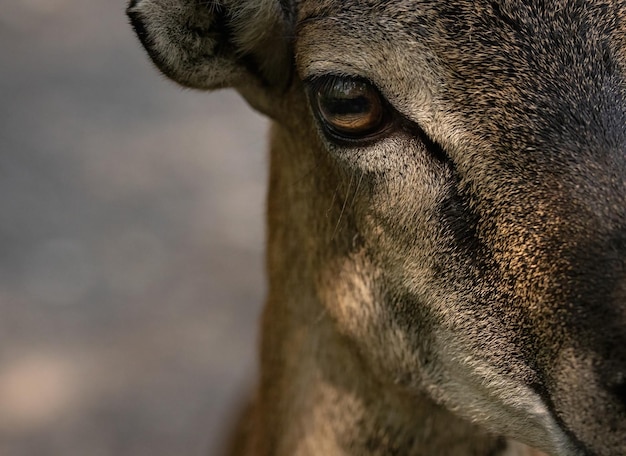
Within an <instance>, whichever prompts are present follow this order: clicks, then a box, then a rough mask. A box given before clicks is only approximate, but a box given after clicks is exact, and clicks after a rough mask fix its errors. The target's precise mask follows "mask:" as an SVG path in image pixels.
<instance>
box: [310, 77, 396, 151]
mask: <svg viewBox="0 0 626 456" xmlns="http://www.w3.org/2000/svg"><path fill="white" fill-rule="evenodd" d="M313 94H314V98H315V99H314V100H313V101H314V103H313V105H314V106H313V108H314V109H315V110H316V114H317V116H318V117H319V118H320V120H321V121H322V122H323V124H324V127H325V128H326V130H327V131H328V132H329V133H330V134H331V135H334V136H338V137H339V138H345V139H361V138H367V137H369V136H372V135H375V134H376V133H378V132H379V131H380V130H381V128H382V127H383V126H384V124H385V120H386V119H385V106H384V104H383V100H382V97H381V96H380V94H379V93H378V91H377V90H376V89H375V88H374V87H373V86H372V85H371V84H369V83H367V82H366V81H363V80H360V79H353V78H344V77H329V78H327V79H325V80H323V81H320V82H319V83H318V84H317V85H316V88H315V90H314V91H313Z"/></svg>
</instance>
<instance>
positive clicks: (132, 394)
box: [0, 0, 266, 456]
mask: <svg viewBox="0 0 626 456" xmlns="http://www.w3.org/2000/svg"><path fill="white" fill-rule="evenodd" d="M1 5H2V9H1V14H0V62H1V68H0V69H1V71H0V95H1V97H2V103H0V455H2V456H18V455H29V456H32V455H63V456H73V455H76V456H79V455H80V456H85V455H89V456H104V455H116V456H130V455H133V456H140V455H150V456H161V455H163V456H164V455H183V454H184V455H210V454H215V451H214V450H215V448H216V444H218V443H219V442H220V439H222V438H223V436H224V434H225V432H226V430H227V429H228V427H229V425H230V422H231V421H232V419H233V413H234V410H235V409H236V408H237V406H238V403H239V401H240V400H241V399H242V398H243V397H244V396H245V394H246V391H247V390H248V388H249V386H250V385H251V384H252V383H253V378H254V373H255V369H256V368H255V364H254V362H255V361H254V358H255V345H256V340H257V320H258V316H259V311H260V307H261V304H262V301H263V295H264V286H265V285H264V276H263V260H262V255H263V223H264V222H263V213H264V193H265V174H266V153H265V148H266V147H265V143H266V139H265V138H266V134H265V131H266V123H265V121H264V120H263V119H262V118H261V117H260V116H258V115H256V114H255V113H253V112H252V111H251V110H250V109H249V108H248V107H247V106H246V105H245V104H244V102H243V101H241V100H240V99H239V98H238V96H237V95H236V94H235V93H232V92H218V93H213V94H206V93H200V92H192V91H186V90H183V89H181V88H179V87H177V86H175V85H174V84H173V83H170V82H169V81H166V80H165V79H164V78H163V77H162V76H160V75H159V74H158V73H157V71H156V70H155V69H154V68H153V67H152V66H151V64H150V63H149V61H148V59H147V57H146V56H145V55H144V53H143V51H142V49H141V48H140V45H139V43H138V41H137V40H136V39H135V37H134V35H133V33H132V31H131V28H130V27H129V26H128V24H127V21H126V18H125V15H124V9H125V2H124V1H123V0H104V1H80V0H3V1H2V2H1Z"/></svg>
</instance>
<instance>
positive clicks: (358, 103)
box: [322, 96, 371, 116]
mask: <svg viewBox="0 0 626 456" xmlns="http://www.w3.org/2000/svg"><path fill="white" fill-rule="evenodd" d="M322 104H323V106H324V109H325V110H326V111H327V112H328V113H329V114H332V115H335V116H346V115H354V114H363V113H367V112H369V111H370V110H371V102H370V100H369V99H368V98H366V97H363V96H360V97H359V96H357V97H355V98H336V97H332V96H328V97H323V98H322Z"/></svg>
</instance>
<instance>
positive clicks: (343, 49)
mask: <svg viewBox="0 0 626 456" xmlns="http://www.w3.org/2000/svg"><path fill="white" fill-rule="evenodd" d="M129 15H130V17H131V19H132V21H133V25H134V26H135V29H136V30H137V32H138V34H139V36H140V38H141V40H142V42H143V44H144V46H145V47H146V48H147V50H148V52H149V53H150V55H151V57H152V58H153V60H154V61H155V63H156V64H157V65H158V66H159V68H160V69H161V70H162V71H163V72H164V73H165V74H167V75H168V76H169V77H171V78H173V79H174V80H176V81H178V82H180V83H182V84H184V85H187V86H191V87H197V88H201V89H214V88H219V87H225V86H233V87H235V88H236V89H237V90H239V92H240V93H241V94H242V95H243V96H244V97H245V98H246V99H247V100H248V101H249V102H250V104H251V105H252V106H254V107H255V108H256V109H259V110H260V111H262V112H264V113H266V114H267V115H269V116H270V117H271V118H272V119H274V123H273V126H272V136H271V138H272V139H271V173H270V175H271V178H270V189H269V196H268V248H267V268H268V273H269V290H270V291H269V296H268V300H267V304H266V308H265V312H264V316H263V337H262V344H261V379H260V385H259V388H258V391H257V395H256V399H255V401H254V404H253V405H252V406H251V408H250V409H249V411H248V413H247V414H246V418H245V419H244V420H243V421H242V423H243V424H242V426H241V427H240V429H239V432H238V434H237V440H236V442H237V445H236V451H237V454H240V455H249V456H252V455H255V456H268V455H294V454H297V455H318V454H320V455H321V454H323V455H335V454H336V455H339V454H345V455H347V454H352V455H366V454H367V455H395V454H397V455H442V456H461V455H464V456H465V455H476V456H478V455H482V456H484V455H516V454H517V455H532V454H539V453H538V451H543V452H546V453H549V454H552V455H564V456H570V455H601V456H619V455H623V454H626V261H625V254H626V160H625V154H624V151H625V150H626V109H625V108H626V98H625V89H626V73H625V68H624V51H625V50H626V46H625V37H626V34H625V28H624V19H625V18H626V3H625V2H623V1H617V0H606V1H602V0H550V1H548V0H532V1H521V0H492V1H488V0H480V1H469V0H448V1H429V0H414V1H409V0H398V1H389V0H378V1H376V0H345V1H339V0H299V1H295V0H292V1H290V0H259V1H251V0H249V1H246V0H219V1H209V2H206V1H200V0H135V1H133V2H131V5H130V7H129ZM328 74H332V75H337V76H352V77H358V78H362V79H365V80H368V81H370V82H371V83H372V84H373V85H374V86H375V87H377V89H378V90H379V91H380V93H381V94H382V95H383V96H384V97H385V99H386V100H387V101H388V103H389V105H390V106H392V107H393V111H394V112H396V115H397V116H398V118H399V119H401V121H398V123H397V124H394V125H395V127H394V128H393V130H390V131H389V132H388V133H387V134H386V135H385V136H383V137H380V138H377V139H376V140H375V141H370V142H367V143H358V144H354V145H346V144H343V143H340V142H337V141H334V140H333V138H331V137H329V136H328V135H325V134H324V133H323V131H322V129H321V126H320V124H319V123H318V121H317V119H316V117H315V116H314V115H313V114H312V110H311V107H310V105H309V101H310V100H309V99H308V98H307V95H306V94H307V87H310V86H311V84H312V82H311V80H312V79H314V78H316V77H323V76H324V75H328ZM518 442H523V443H524V444H527V445H529V446H530V447H534V448H536V449H537V450H533V449H531V448H530V447H528V446H525V445H524V444H522V443H518Z"/></svg>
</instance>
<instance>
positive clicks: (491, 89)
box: [296, 0, 625, 134]
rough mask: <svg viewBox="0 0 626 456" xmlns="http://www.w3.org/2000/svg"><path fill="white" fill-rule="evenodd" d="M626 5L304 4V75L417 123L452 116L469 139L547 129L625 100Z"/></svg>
mask: <svg viewBox="0 0 626 456" xmlns="http://www.w3.org/2000/svg"><path fill="white" fill-rule="evenodd" d="M623 3H624V2H622V1H598V0H588V1H581V0H526V1H521V0H493V1H487V0H479V1H466V0H455V1H441V0H434V1H433V0H423V1H419V0H417V1H409V0H399V1H389V0H388V1H363V0H362V1H357V0H344V1H328V0H326V1H320V0H315V1H312V0H311V1H307V0H304V1H301V2H300V3H299V14H298V17H299V20H298V25H297V40H296V53H297V64H298V71H299V73H300V75H301V76H302V77H303V78H306V77H309V76H315V75H317V74H323V73H328V72H331V73H341V74H349V75H357V76H362V77H366V78H368V79H370V80H371V81H373V82H374V83H375V84H376V85H378V87H379V88H380V89H381V91H383V93H384V94H385V95H386V96H387V97H388V98H389V99H390V101H391V102H392V103H393V104H394V105H396V107H397V108H398V109H400V110H401V111H404V113H405V114H406V115H407V116H409V117H413V118H415V119H416V120H417V121H426V123H428V119H431V120H433V119H435V120H436V119H438V118H441V116H444V115H446V112H447V113H449V112H450V111H455V112H457V113H459V112H461V113H462V116H463V117H464V118H465V119H467V121H468V122H470V123H472V121H473V122H474V123H475V125H472V126H470V127H469V128H491V129H492V130H494V131H492V132H491V133H494V134H495V133H496V130H497V133H498V134H503V133H504V132H506V130H507V129H510V125H511V124H512V123H515V119H516V118H518V117H519V116H520V115H522V114H523V116H524V123H525V124H529V119H530V120H532V118H533V112H532V111H533V109H535V110H536V113H535V114H536V116H535V117H536V119H535V120H536V121H537V122H544V121H545V118H546V114H547V113H551V114H553V115H554V114H558V113H559V112H560V113H561V114H563V115H565V112H566V111H576V110H579V109H581V106H579V105H580V104H581V103H585V99H589V97H590V96H591V97H592V98H593V97H594V96H596V97H599V99H596V100H593V101H588V103H591V104H594V103H595V104H607V103H608V104H610V103H611V102H612V100H609V99H604V98H606V97H609V98H610V97H614V96H615V93H613V92H619V93H620V94H621V91H622V87H623V84H622V79H623V78H622V77H621V74H622V62H623V61H624V55H623V50H624V48H625V47H624V27H623V19H624V11H623V10H624V7H623V6H624V5H623ZM607 81H609V82H607ZM616 81H617V82H616ZM607 83H608V84H612V85H614V86H615V87H614V90H610V91H609V92H611V93H612V94H611V93H608V92H607V91H606V84H607ZM607 93H608V94H607ZM433 100H434V101H437V103H436V104H434V103H424V101H433ZM495 108H497V109H495ZM582 108H585V109H586V107H582ZM464 110H465V111H466V112H463V111H464ZM436 111H439V112H436ZM522 111H523V112H522ZM485 116H491V117H492V118H491V119H490V122H484V117H485ZM448 123H449V122H448Z"/></svg>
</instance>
